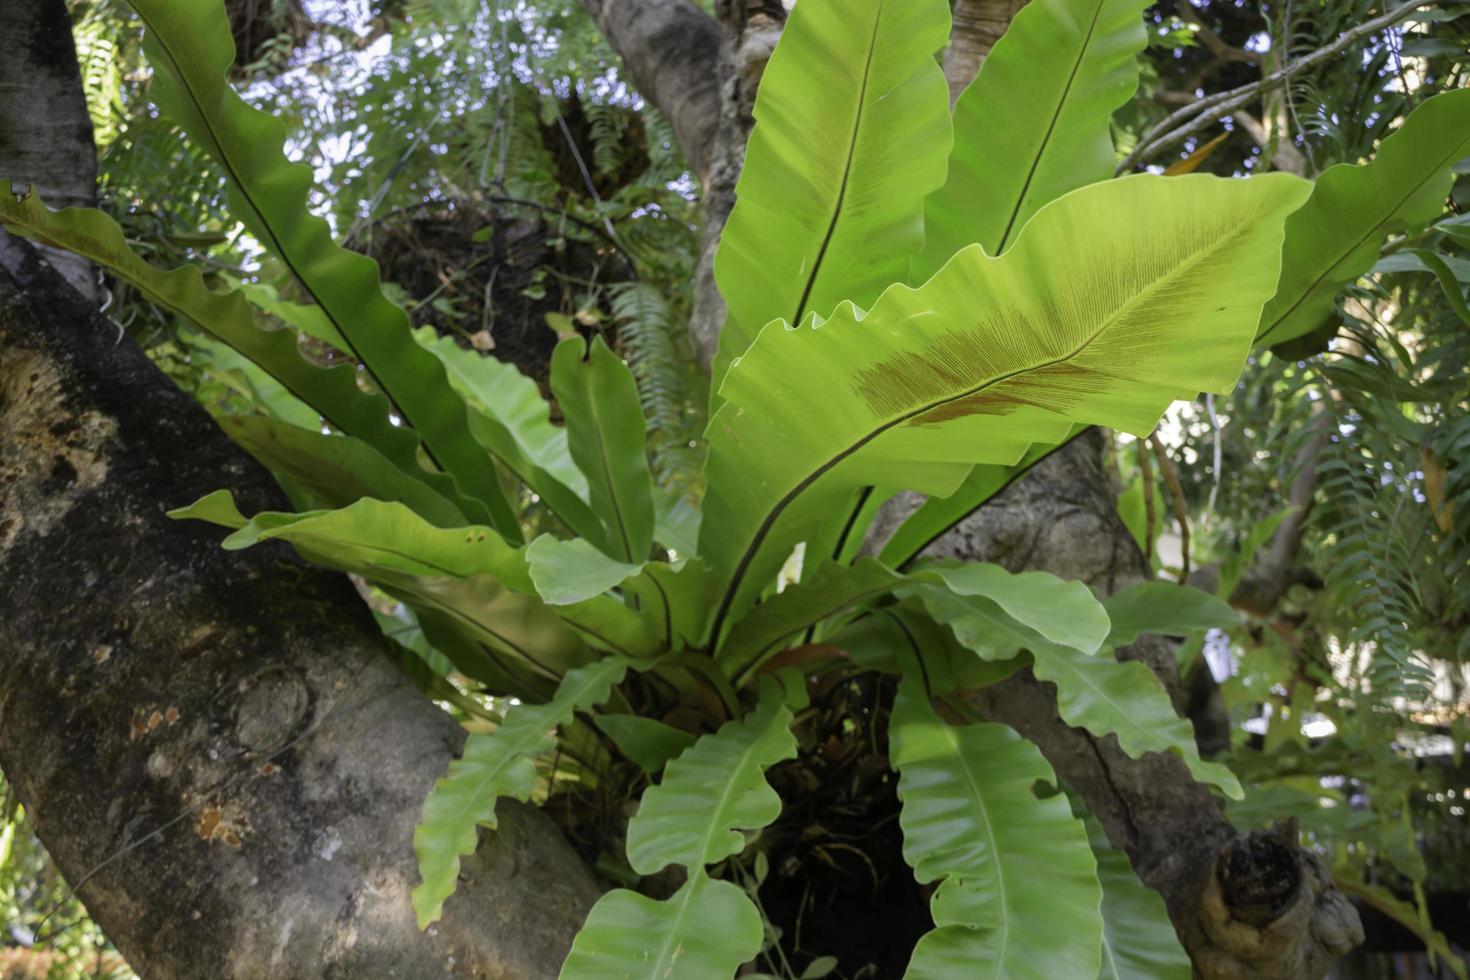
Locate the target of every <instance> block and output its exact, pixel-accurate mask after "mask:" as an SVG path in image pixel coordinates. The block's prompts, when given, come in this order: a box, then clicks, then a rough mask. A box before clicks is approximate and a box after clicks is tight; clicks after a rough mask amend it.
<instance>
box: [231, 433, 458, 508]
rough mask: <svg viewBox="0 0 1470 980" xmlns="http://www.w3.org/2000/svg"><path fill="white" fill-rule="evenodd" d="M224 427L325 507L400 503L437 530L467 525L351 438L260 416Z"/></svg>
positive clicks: (423, 487)
mask: <svg viewBox="0 0 1470 980" xmlns="http://www.w3.org/2000/svg"><path fill="white" fill-rule="evenodd" d="M217 421H218V422H219V425H220V428H222V429H224V430H225V434H226V435H228V436H229V437H230V438H231V439H233V440H235V442H236V443H238V444H239V445H240V447H241V448H243V449H244V450H245V451H246V452H248V453H249V454H250V455H252V456H254V457H255V458H256V459H258V460H260V461H261V462H262V463H264V464H265V465H266V466H268V467H270V469H271V470H272V471H273V472H275V473H276V474H277V475H284V476H287V477H289V478H290V479H292V480H294V481H295V483H296V485H297V486H299V487H302V488H304V489H305V490H307V491H309V492H310V493H311V494H312V495H313V496H314V497H315V498H316V499H317V501H318V506H322V507H346V506H347V505H349V504H352V503H354V502H356V501H357V500H359V499H361V498H363V497H372V498H375V499H377V500H389V501H394V500H396V501H398V502H399V503H402V504H404V505H406V506H407V507H408V508H409V509H411V510H412V511H413V512H414V513H415V514H418V515H419V516H420V517H422V518H423V519H424V520H426V521H428V522H429V523H430V524H433V525H434V526H436V527H446V528H449V527H463V526H464V525H465V524H467V523H469V522H468V521H467V520H466V519H465V516H464V514H463V513H461V512H460V510H459V508H458V507H456V506H454V504H452V503H450V502H449V501H448V500H446V499H444V498H443V497H441V496H440V495H439V494H437V493H435V492H434V490H433V489H432V488H431V487H429V486H428V485H427V484H424V483H421V482H419V481H418V480H415V479H414V478H413V477H411V476H409V475H408V474H407V473H404V472H403V471H402V470H400V469H399V468H398V467H396V466H394V465H393V464H392V463H391V462H390V461H389V460H388V459H387V458H386V457H385V456H383V454H382V453H380V452H378V451H377V450H376V449H374V448H373V447H372V446H369V445H368V444H367V443H365V442H363V441H361V440H360V439H354V438H353V437H351V436H337V435H323V434H322V433H320V432H313V431H309V430H307V429H301V428H297V427H296V426H294V425H287V424H286V423H284V422H277V421H275V420H274V419H268V418H265V417H264V416H260V415H230V416H226V417H224V418H221V419H218V420H217Z"/></svg>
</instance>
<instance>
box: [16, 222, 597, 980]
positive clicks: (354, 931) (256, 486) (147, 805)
mask: <svg viewBox="0 0 1470 980" xmlns="http://www.w3.org/2000/svg"><path fill="white" fill-rule="evenodd" d="M116 336H117V334H116V330H115V329H114V328H113V327H112V325H111V324H109V323H107V322H106V321H105V320H101V319H100V318H98V317H96V316H94V315H93V313H92V311H91V310H90V309H89V307H88V304H87V303H86V301H85V300H83V299H82V298H81V297H80V296H78V295H77V294H75V293H74V292H72V291H71V290H70V289H68V288H67V287H66V285H65V284H64V283H63V282H62V280H61V279H60V278H59V277H57V276H56V274H55V273H54V272H52V271H51V270H50V269H48V268H46V267H45V265H44V264H43V263H42V262H41V261H40V260H39V259H38V258H37V257H36V255H35V253H34V251H33V250H31V249H30V248H29V247H27V246H23V245H21V244H20V243H18V242H17V241H15V240H14V239H9V240H6V241H0V359H3V363H0V581H4V582H5V583H6V588H5V589H4V591H3V592H0V636H3V637H4V639H3V641H0V649H3V655H0V765H3V767H4V771H5V777H6V780H7V781H8V782H9V783H10V784H11V785H12V786H14V787H15V789H16V791H17V792H18V793H19V796H20V799H21V801H22V802H23V803H24V804H25V806H26V812H27V814H28V815H29V817H30V819H31V821H32V822H33V825H34V826H35V829H36V831H37V833H38V834H39V835H40V837H41V839H42V841H43V842H44V843H45V844H46V847H47V849H48V850H49V851H50V853H51V855H52V857H53V859H54V860H55V861H56V864H57V866H58V867H59V868H60V869H61V871H62V873H63V874H64V875H65V876H66V878H67V880H68V881H71V882H73V883H75V884H76V886H77V891H78V894H79V895H80V896H81V898H82V900H83V901H84V902H85V903H86V905H87V908H88V910H89V912H90V913H91V914H92V916H93V917H94V918H95V919H96V920H97V921H98V922H99V923H100V924H101V925H102V927H103V929H104V930H105V931H106V933H107V935H108V936H109V938H111V939H112V940H113V941H114V942H115V943H116V944H117V946H118V948H119V949H120V950H121V951H122V953H123V955H124V956H126V957H127V959H128V962H129V963H131V964H132V965H133V966H134V968H135V969H137V970H138V971H139V972H140V973H141V974H142V975H143V976H145V977H149V978H153V977H165V978H171V977H178V978H186V980H193V978H197V977H240V978H247V977H267V976H268V977H300V978H316V977H332V976H343V977H346V976H396V977H443V976H446V975H448V976H466V977H497V978H507V980H509V978H541V977H549V976H554V975H555V973H556V970H557V968H558V966H559V965H560V963H561V959H562V957H563V956H564V955H565V952H566V949H567V948H568V946H569V945H570V942H571V937H572V935H573V934H574V933H575V931H576V929H577V927H578V926H579V925H580V923H581V918H582V916H584V915H585V913H586V911H587V909H588V908H589V907H590V906H591V903H592V901H594V900H595V898H596V887H595V885H594V884H593V881H592V879H591V877H590V875H589V874H588V872H587V871H586V869H585V868H584V867H583V865H582V863H581V860H580V858H579V857H578V856H577V855H576V854H575V853H574V852H573V851H572V850H571V848H570V847H569V846H568V845H567V844H566V843H565V842H564V841H563V840H562V839H561V838H560V836H559V835H558V833H557V831H556V830H555V829H554V827H553V826H552V825H551V822H550V821H549V820H548V819H547V818H546V817H544V816H542V815H541V814H540V813H537V812H535V811H534V810H532V809H530V808H527V807H524V806H520V805H518V804H513V803H502V805H501V807H500V811H499V813H500V829H499V830H498V831H497V832H495V833H494V834H487V835H486V836H485V838H484V840H483V842H482V846H481V848H480V851H479V852H478V853H477V854H476V855H475V856H474V858H473V859H471V860H470V861H468V862H467V863H466V866H465V870H464V872H463V873H462V875H461V884H460V889H459V891H458V892H457V893H456V894H455V897H454V898H453V899H451V900H450V902H449V905H448V909H447V914H446V916H445V919H444V920H443V921H442V922H440V923H439V924H438V925H437V926H436V927H435V928H434V929H433V930H431V932H430V933H429V934H427V935H426V934H423V933H420V932H419V931H418V929H417V928H416V925H415V923H414V917H413V910H412V908H411V907H410V904H409V898H408V893H409V890H410V889H411V888H412V887H413V885H414V884H416V883H417V880H418V872H417V866H416V864H415V860H414V854H413V827H414V823H415V821H416V819H417V816H418V811H419V808H420V806H421V805H422V803H423V799H424V797H425V796H426V795H427V794H428V790H429V787H430V785H431V784H432V783H433V781H434V779H435V778H436V777H437V776H439V775H441V774H442V773H443V772H444V769H445V768H446V766H447V765H448V763H449V760H450V758H451V756H452V755H453V753H454V752H456V751H457V749H458V747H459V745H460V743H461V742H462V739H463V735H462V732H461V730H460V728H459V726H458V725H456V724H455V723H454V721H453V720H452V719H451V718H450V717H449V716H448V715H446V714H444V713H443V712H442V711H440V710H439V709H438V708H436V707H435V706H434V705H433V704H432V703H431V702H429V701H428V700H427V699H426V698H424V697H423V695H422V694H420V693H419V691H418V690H416V689H415V688H413V687H412V686H411V685H409V684H408V683H407V682H406V681H404V679H403V678H402V676H401V675H400V674H399V672H398V670H397V668H396V667H395V666H394V664H393V663H392V662H391V660H390V659H389V657H388V655H387V653H386V650H385V648H384V641H383V639H382V636H381V634H380V633H379V631H378V629H377V627H376V625H375V624H374V623H373V621H372V618H371V616H370V615H369V614H368V611H367V609H366V607H365V606H364V605H363V603H362V601H361V600H360V598H359V597H358V596H357V594H356V592H355V591H354V590H353V588H352V586H351V584H350V583H349V582H348V581H347V579H346V578H345V577H344V576H341V575H335V574H332V573H328V572H325V571H322V570H320V569H315V568H311V567H309V566H307V565H306V564H305V563H303V562H302V561H300V560H299V559H298V558H296V557H295V556H294V553H292V552H290V551H289V550H287V549H277V548H271V549H269V550H260V549H252V551H251V552H247V553H228V552H223V551H221V550H220V548H219V534H218V533H217V530H215V529H210V528H209V527H208V526H207V525H202V524H198V523H195V522H179V521H173V520H170V519H168V518H167V517H165V516H164V511H165V509H167V508H169V507H173V506H178V505H180V504H182V503H186V502H188V501H190V500H193V499H195V498H197V497H199V496H201V495H203V494H205V493H208V492H210V491H212V490H216V489H219V488H220V487H230V488H232V489H234V490H235V491H236V493H237V494H238V495H240V496H241V497H242V498H243V501H244V504H243V505H244V506H245V507H246V509H247V510H254V509H256V508H262V509H284V499H283V497H282V496H281V494H280V493H279V491H278V490H277V489H276V487H275V486H274V484H273V483H272V482H271V481H270V478H269V477H268V476H267V475H266V474H265V473H264V471H262V470H261V469H260V468H259V467H258V466H256V465H255V464H254V463H253V462H251V461H250V460H249V459H248V458H247V457H245V456H244V455H243V454H242V453H241V452H240V450H238V449H237V448H236V447H235V446H234V445H233V444H231V443H230V442H229V440H228V439H226V438H225V436H224V435H223V434H222V433H221V432H220V431H219V430H218V429H217V428H216V427H215V425H214V423H213V422H212V421H211V420H210V419H209V418H208V417H207V416H206V415H205V414H204V412H203V410H202V409H200V408H199V406H198V405H196V404H194V403H193V401H192V400H191V399H190V398H189V397H188V396H187V395H185V394H184V393H183V392H181V391H180V390H179V389H178V388H177V387H175V386H174V385H173V384H172V382H170V381H169V380H168V379H167V378H165V377H164V376H163V375H162V374H161V373H160V372H159V371H158V370H157V369H156V368H154V367H153V366H152V364H151V363H150V362H149V361H148V360H147V358H146V357H144V356H143V354H142V352H141V351H139V350H138V349H137V348H136V347H135V346H133V345H132V344H131V343H129V342H126V341H124V342H122V343H117V342H116ZM257 550H258V551H259V553H256V551H257Z"/></svg>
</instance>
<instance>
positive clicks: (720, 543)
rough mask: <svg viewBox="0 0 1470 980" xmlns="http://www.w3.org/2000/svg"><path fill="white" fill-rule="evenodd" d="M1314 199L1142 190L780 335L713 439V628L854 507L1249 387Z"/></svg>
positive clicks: (1146, 423) (1062, 203) (735, 378)
mask: <svg viewBox="0 0 1470 980" xmlns="http://www.w3.org/2000/svg"><path fill="white" fill-rule="evenodd" d="M1310 186H1311V185H1310V184H1308V183H1307V182H1305V181H1303V180H1300V179H1299V178H1296V177H1292V176H1290V175H1286V174H1267V175H1264V176H1261V177H1254V178H1251V179H1250V180H1224V179H1220V178H1215V177H1209V176H1203V175H1189V176H1184V177H1169V178H1164V177H1155V176H1151V175H1141V176H1136V177H1127V178H1123V179H1121V180H1113V181H1106V182H1103V183H1100V184H1093V185H1090V186H1088V187H1084V188H1082V189H1080V190H1077V191H1073V192H1072V193H1070V194H1068V195H1066V196H1065V197H1063V198H1061V199H1059V200H1057V201H1055V202H1053V203H1052V204H1050V205H1048V206H1047V207H1045V208H1043V209H1042V210H1041V211H1040V212H1038V213H1037V215H1036V216H1035V217H1034V218H1032V220H1031V221H1030V222H1029V223H1028V224H1027V228H1026V233H1025V234H1023V235H1022V236H1021V237H1020V239H1019V240H1018V241H1017V243H1016V245H1015V246H1014V247H1013V248H1011V249H1009V250H1007V251H1006V253H1005V254H1003V255H1001V256H1000V257H998V258H992V257H990V256H987V255H986V254H985V253H984V251H983V250H982V249H981V248H980V247H979V246H971V247H969V248H967V249H965V250H964V251H962V252H960V253H959V254H957V255H956V256H955V257H954V259H952V260H951V261H950V263H949V264H948V265H946V266H945V267H944V268H943V269H942V270H940V271H939V272H938V273H936V274H935V276H934V278H933V279H931V280H930V281H929V282H928V283H926V284H924V285H923V286H921V287H919V288H918V289H910V288H908V287H906V286H895V287H893V288H891V289H889V290H888V291H887V292H885V293H884V294H883V296H882V297H881V298H880V299H879V300H878V302H877V303H876V304H875V305H874V307H873V309H872V310H871V311H870V312H868V313H867V314H866V315H862V314H861V313H859V311H858V310H856V309H855V308H854V307H853V306H851V305H850V304H846V305H843V306H841V307H839V308H838V310H837V312H836V313H834V315H833V317H832V319H830V320H828V321H826V322H825V323H822V324H820V325H814V324H808V325H805V326H803V327H801V328H800V329H791V328H789V327H788V326H786V325H785V324H782V323H773V324H771V325H770V326H768V327H767V328H766V329H765V330H764V331H762V333H761V335H760V337H759V338H758V339H757V341H756V342H755V343H754V344H753V345H752V346H751V347H750V349H749V350H748V351H747V352H746V353H745V354H744V355H743V356H742V357H741V359H740V361H739V363H738V364H737V365H735V366H733V367H732V368H731V370H730V371H729V372H728V373H727V374H726V376H725V381H724V384H723V386H722V388H721V395H722V396H723V398H724V399H725V404H724V405H723V406H722V407H721V408H720V410H719V411H718V412H717V413H716V415H715V417H714V418H712V419H711V420H710V424H709V428H708V430H707V434H708V438H709V444H710V448H709V456H708V459H707V461H706V478H707V486H708V491H707V493H706V497H705V505H704V520H703V524H702V527H701V531H700V554H701V556H703V557H704V558H705V559H706V560H708V561H709V562H710V563H711V564H712V566H713V567H714V568H715V569H716V570H717V571H719V572H720V573H721V574H723V575H725V576H728V579H729V585H728V586H727V588H726V591H725V594H724V596H723V597H722V599H721V601H720V605H719V607H718V610H717V613H716V617H715V626H716V629H718V628H720V627H721V626H722V625H723V623H724V620H725V619H726V617H727V615H728V614H729V613H730V612H735V613H739V612H740V611H742V610H743V609H744V608H746V607H747V606H748V605H749V603H750V602H751V601H752V600H753V599H754V597H755V596H756V595H758V594H759V593H760V591H761V590H762V589H764V588H765V586H766V585H767V584H768V583H769V582H770V581H772V580H773V579H774V577H775V573H776V570H777V569H778V568H779V567H780V564H781V563H782V562H783V561H784V560H785V558H786V556H787V554H789V553H790V550H791V548H792V546H793V545H794V544H795V543H796V542H798V541H801V540H805V539H806V538H807V537H808V536H809V535H810V533H811V532H812V530H813V529H814V528H815V527H816V526H818V525H819V524H820V522H821V520H822V518H823V517H825V516H826V512H827V511H828V510H830V509H831V507H832V506H833V502H834V501H840V500H845V499H846V498H847V495H848V494H850V493H851V492H852V491H853V490H854V489H856V488H857V487H861V486H865V485H886V486H892V485H893V484H894V483H895V482H896V481H904V483H905V484H906V488H907V489H914V490H919V491H921V492H924V493H928V494H930V495H933V496H945V495H948V494H950V493H953V492H954V491H955V490H956V489H957V488H958V486H959V484H960V483H961V482H962V481H963V480H964V478H965V477H966V476H967V475H968V473H969V471H970V468H971V467H972V466H973V465H975V464H977V463H1000V464H1004V465H1012V464H1014V463H1016V462H1017V461H1018V460H1019V459H1020V458H1021V456H1022V455H1023V454H1024V453H1025V451H1026V450H1027V449H1028V448H1029V447H1030V445H1031V444H1033V443H1055V442H1058V441H1060V440H1061V439H1063V438H1064V437H1065V436H1066V435H1067V433H1068V432H1069V431H1070V430H1071V428H1072V425H1073V424H1075V423H1090V424H1101V425H1107V426H1110V427H1113V428H1119V429H1123V430H1125V431H1130V432H1135V433H1139V434H1142V433H1146V432H1148V431H1150V430H1151V429H1152V428H1153V426H1154V424H1155V423H1156V422H1157V420H1158V418H1159V416H1160V414H1161V413H1162V412H1163V411H1164V409H1165V408H1167V407H1168V405H1169V404H1170V403H1171V402H1172V401H1174V400H1175V399H1178V398H1186V397H1194V395H1195V394H1197V393H1198V392H1199V391H1218V392H1224V391H1228V390H1230V389H1231V387H1233V385H1234V383H1235V380H1236V378H1237V376H1238V375H1239V373H1240V367H1241V364H1242V362H1243V360H1244V357H1245V353H1246V351H1247V350H1248V348H1249V344H1250V340H1251V336H1252V333H1253V330H1254V325H1255V324H1256V322H1257V321H1258V319H1259V312H1260V305H1261V304H1262V303H1263V302H1264V301H1265V300H1266V298H1267V297H1268V296H1269V295H1270V293H1271V290H1272V289H1273V288H1274V285H1275V281H1276V275H1277V271H1278V269H1279V263H1280V242H1281V229H1282V224H1283V222H1284V221H1285V218H1286V216H1287V215H1288V214H1289V213H1290V212H1291V211H1292V210H1294V209H1295V208H1296V207H1298V206H1299V205H1300V204H1301V202H1302V200H1303V199H1304V198H1305V196H1306V194H1307V192H1308V191H1309V190H1310Z"/></svg>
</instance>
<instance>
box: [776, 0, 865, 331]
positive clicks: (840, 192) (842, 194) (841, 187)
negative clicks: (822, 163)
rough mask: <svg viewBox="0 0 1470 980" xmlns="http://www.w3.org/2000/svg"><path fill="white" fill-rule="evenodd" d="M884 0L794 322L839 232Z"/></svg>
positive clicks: (799, 316) (808, 297)
mask: <svg viewBox="0 0 1470 980" xmlns="http://www.w3.org/2000/svg"><path fill="white" fill-rule="evenodd" d="M883 2H884V0H879V2H878V3H877V4H875V5H874V7H873V29H872V31H871V32H870V33H869V35H868V53H867V56H866V57H865V58H864V59H863V77H862V82H861V83H860V84H859V86H858V102H857V109H856V111H855V112H854V113H853V120H852V135H851V136H850V137H849V138H848V142H847V157H846V159H845V160H844V161H843V164H842V180H841V182H840V183H839V184H838V185H837V199H836V200H835V201H833V202H832V216H831V217H830V218H829V219H828V221H827V230H826V232H825V233H824V234H823V235H822V243H821V245H819V246H817V254H816V258H814V259H813V260H812V271H811V274H810V275H808V276H807V279H806V285H805V286H804V287H803V288H802V291H801V298H800V299H799V300H797V302H796V315H795V316H793V317H792V318H791V321H790V322H791V323H800V322H801V318H802V316H803V315H804V314H805V313H806V304H807V300H809V299H810V298H811V295H812V290H813V289H814V288H815V287H816V284H817V276H819V275H821V271H822V262H823V261H824V260H825V258H826V256H827V248H828V247H829V246H830V245H831V244H832V236H833V235H834V234H836V232H837V223H838V221H840V220H841V219H842V204H843V202H844V201H845V200H846V199H847V184H848V181H849V179H850V178H851V176H852V161H853V158H854V157H855V156H856V155H857V144H858V137H859V136H861V135H862V129H863V112H864V110H865V109H866V107H867V103H868V82H869V80H870V79H871V77H872V74H873V53H874V51H876V50H877V46H878V23H879V22H880V21H881V20H882V19H883Z"/></svg>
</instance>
